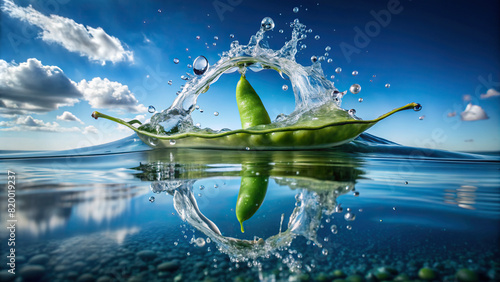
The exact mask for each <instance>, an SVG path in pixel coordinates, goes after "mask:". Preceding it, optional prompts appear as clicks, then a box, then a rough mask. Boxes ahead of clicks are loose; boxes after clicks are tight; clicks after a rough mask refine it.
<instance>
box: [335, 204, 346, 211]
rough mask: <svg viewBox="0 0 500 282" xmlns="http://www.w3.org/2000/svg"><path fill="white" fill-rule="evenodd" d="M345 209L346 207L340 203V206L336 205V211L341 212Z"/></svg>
mask: <svg viewBox="0 0 500 282" xmlns="http://www.w3.org/2000/svg"><path fill="white" fill-rule="evenodd" d="M343 210H344V209H343V208H342V206H341V205H338V206H336V207H335V212H336V213H341V212H342V211H343Z"/></svg>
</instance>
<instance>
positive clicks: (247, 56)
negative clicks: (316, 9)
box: [142, 17, 345, 134]
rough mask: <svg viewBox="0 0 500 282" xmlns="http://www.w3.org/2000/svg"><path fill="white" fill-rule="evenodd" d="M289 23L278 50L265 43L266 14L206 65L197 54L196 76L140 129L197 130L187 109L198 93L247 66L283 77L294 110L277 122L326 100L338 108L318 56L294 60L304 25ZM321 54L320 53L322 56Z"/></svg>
mask: <svg viewBox="0 0 500 282" xmlns="http://www.w3.org/2000/svg"><path fill="white" fill-rule="evenodd" d="M290 26H291V27H292V28H293V29H292V35H291V39H290V40H289V41H287V42H285V44H284V45H283V47H282V48H281V49H279V50H273V49H271V48H270V47H269V45H268V43H267V41H266V39H265V38H266V36H265V33H266V32H268V31H271V30H272V29H273V28H274V21H273V20H272V19H271V18H269V17H266V18H264V19H263V20H262V23H261V28H260V30H259V31H258V32H257V33H256V34H255V35H253V36H251V38H250V41H249V43H248V44H247V45H243V44H240V43H239V42H238V41H233V42H232V43H231V47H230V49H229V50H228V51H225V52H223V53H222V56H221V58H220V60H219V61H218V62H217V63H215V64H213V65H211V66H210V68H208V61H206V58H205V57H203V56H201V57H198V58H197V59H196V60H195V62H194V63H193V71H194V73H195V74H196V75H197V76H193V75H190V76H185V77H186V78H188V79H187V80H186V84H185V85H184V86H183V87H182V90H181V92H180V93H179V95H178V96H177V98H176V99H175V101H174V102H173V104H172V105H171V106H170V107H169V108H167V109H165V110H163V111H161V112H158V113H156V114H155V115H153V116H152V117H151V122H150V123H149V124H145V125H143V126H142V129H144V130H147V131H150V132H153V133H156V134H172V133H181V132H188V131H193V130H200V129H199V128H197V127H196V126H193V121H192V119H191V115H190V114H191V112H193V111H194V110H195V107H196V102H197V99H198V96H199V95H200V94H203V93H205V92H207V91H208V90H209V88H210V85H211V84H213V83H215V82H216V81H217V80H218V79H219V78H220V76H221V75H222V74H224V73H232V72H235V71H237V70H238V71H240V72H242V73H244V72H245V71H246V70H247V69H249V70H252V71H254V72H258V71H261V70H264V69H272V70H275V71H277V72H278V73H279V74H280V75H281V76H282V77H283V78H284V79H285V78H287V79H288V80H289V82H290V84H291V88H292V89H293V93H294V96H295V110H294V111H293V112H292V113H291V114H290V115H289V116H285V118H284V119H283V118H281V119H280V120H279V121H280V122H281V123H280V125H286V124H291V123H293V122H294V121H296V120H297V119H298V118H299V117H300V116H301V114H302V113H304V112H306V111H309V110H311V109H314V108H317V107H319V106H321V105H324V104H326V103H331V104H333V105H334V108H335V109H340V104H341V98H342V96H343V95H344V94H345V92H340V91H338V90H337V89H336V88H335V87H334V84H333V82H332V81H330V80H328V79H326V78H325V76H324V74H323V70H322V68H321V63H320V60H315V61H314V62H313V64H312V65H311V66H302V65H300V64H298V63H297V62H296V61H295V55H296V54H297V51H298V45H299V42H300V41H301V40H303V39H305V38H306V37H307V36H306V32H307V31H306V26H305V25H304V24H302V23H300V22H299V20H298V19H296V20H294V21H293V22H292V23H291V24H290ZM323 58H324V57H323Z"/></svg>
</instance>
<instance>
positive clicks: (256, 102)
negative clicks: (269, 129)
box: [236, 75, 271, 129]
mask: <svg viewBox="0 0 500 282" xmlns="http://www.w3.org/2000/svg"><path fill="white" fill-rule="evenodd" d="M236 103H237V104H238V111H239V112H240V119H241V127H242V128H243V129H247V128H249V127H253V126H256V125H262V124H270V123H271V119H270V118H269V114H268V113H267V111H266V108H265V107H264V104H262V100H261V99H260V97H259V95H257V92H255V90H254V89H253V87H252V85H250V82H248V80H247V79H246V78H245V75H241V78H240V81H238V85H236Z"/></svg>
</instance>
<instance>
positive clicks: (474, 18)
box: [0, 0, 500, 151]
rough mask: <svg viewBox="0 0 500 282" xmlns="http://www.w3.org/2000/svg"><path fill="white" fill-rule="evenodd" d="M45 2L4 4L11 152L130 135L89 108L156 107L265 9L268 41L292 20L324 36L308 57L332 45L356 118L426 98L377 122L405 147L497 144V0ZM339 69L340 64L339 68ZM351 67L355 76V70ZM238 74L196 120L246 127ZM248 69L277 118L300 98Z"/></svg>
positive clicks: (244, 37) (6, 144)
mask: <svg viewBox="0 0 500 282" xmlns="http://www.w3.org/2000/svg"><path fill="white" fill-rule="evenodd" d="M49 2H50V3H49ZM49 2H47V1H39V0H37V1H19V0H3V1H2V2H1V3H2V4H1V5H2V9H1V12H0V23H1V27H0V28H1V31H2V32H1V33H0V132H1V133H0V144H1V146H0V149H3V150H26V149H29V150H46V149H48V150H58V149H69V148H75V147H82V146H92V145H97V144H101V143H106V142H110V141H113V140H117V139H120V138H123V137H126V136H128V135H130V134H132V132H131V131H129V130H127V129H124V128H120V127H118V126H117V125H116V124H112V123H111V122H109V121H106V120H98V121H96V120H94V119H92V118H91V117H90V114H91V112H92V111H94V110H99V111H101V112H105V113H109V114H111V115H114V116H119V117H122V118H136V117H137V118H139V119H142V120H146V119H148V118H149V117H150V116H151V114H150V113H148V112H147V107H148V106H149V105H153V106H154V107H155V108H156V109H157V110H163V109H165V108H167V107H168V106H170V105H171V104H172V102H173V100H174V99H175V97H176V92H177V91H178V90H179V89H180V86H181V85H182V84H183V81H182V80H181V79H180V76H181V75H183V74H185V73H186V72H189V73H190V72H192V69H189V68H188V67H187V65H188V64H192V61H193V60H194V59H195V58H196V57H197V56H199V55H203V56H205V57H207V58H208V60H209V62H210V63H212V64H213V63H215V62H216V61H217V60H218V59H219V58H220V54H221V53H222V52H223V51H226V50H228V49H229V44H230V43H231V41H232V40H239V41H240V42H241V43H247V42H248V40H249V38H250V36H251V35H253V34H255V32H256V31H257V30H258V29H259V26H260V21H261V20H262V18H264V17H266V16H269V17H271V18H273V19H274V21H275V24H276V27H275V28H274V31H272V32H270V33H269V34H270V35H271V38H269V43H270V46H271V47H272V48H274V49H279V48H281V46H282V45H283V44H284V42H285V40H286V38H287V37H288V38H289V36H290V32H291V29H290V27H289V23H290V22H291V21H293V20H294V19H295V18H299V19H300V21H301V22H302V23H304V24H306V25H307V27H308V28H310V29H312V30H313V32H312V35H319V36H320V39H318V40H315V39H314V38H313V37H314V36H309V37H308V38H307V39H306V40H305V41H304V43H305V44H306V45H307V48H306V49H304V50H302V51H300V52H299V53H298V54H297V58H296V59H297V61H298V62H299V63H301V64H303V65H310V64H311V62H310V57H311V56H312V55H317V56H320V55H323V54H324V53H325V47H326V46H330V47H331V51H329V52H328V53H329V58H332V59H333V62H332V63H327V62H324V63H323V64H322V67H323V70H324V72H325V74H326V75H327V76H328V77H329V76H330V75H332V74H335V78H334V79H333V81H334V82H335V85H336V87H337V88H339V90H341V91H343V90H346V89H348V88H349V86H350V85H351V84H353V83H359V84H360V85H361V87H362V90H361V92H360V93H359V94H357V95H352V94H349V95H346V96H345V98H344V102H343V107H344V108H345V109H350V108H355V109H356V111H357V115H358V116H359V117H361V118H363V119H371V118H375V117H377V116H379V115H381V114H383V113H385V112H386V111H389V110H391V109H393V108H395V107H398V106H401V105H404V104H407V103H409V102H419V103H421V104H422V105H423V110H422V111H420V112H418V113H416V112H411V111H409V112H403V113H399V114H398V115H395V116H393V117H391V118H389V119H387V120H384V121H383V122H381V123H379V124H377V125H376V126H375V127H373V128H372V129H370V130H369V132H370V133H372V134H375V135H377V136H380V137H383V138H386V139H389V140H392V141H395V142H398V143H401V144H404V145H408V146H417V147H427V148H440V149H447V150H461V151H493V150H494V151H498V150H500V133H499V128H500V126H499V125H500V124H499V122H500V116H499V109H500V97H499V95H500V94H499V93H498V91H500V68H499V66H500V55H499V52H498V50H500V44H499V40H500V39H499V38H500V36H499V26H500V25H499V17H498V14H497V13H496V11H498V9H499V6H500V4H499V2H498V1H481V2H479V3H472V2H462V1H459V2H457V3H454V4H453V5H450V4H446V3H444V2H438V3H436V1H409V0H406V1H403V0H401V1H394V0H391V1H302V2H300V1H287V3H284V2H283V1H260V0H257V1H248V0H233V1H228V0H215V1H72V0H54V1H49ZM30 5H31V6H30ZM294 7H298V8H299V11H298V12H297V13H294V12H293V8H294ZM280 29H283V30H284V33H283V34H281V33H279V32H278V30H280ZM230 34H233V35H234V39H232V38H230ZM196 36H200V39H196ZM214 36H217V37H218V39H217V40H216V39H215V38H214ZM214 43H215V45H214ZM189 56H190V57H191V58H189ZM174 58H178V59H179V63H178V64H175V63H174V62H173V60H174ZM336 67H341V68H342V69H343V71H342V72H341V73H340V74H337V73H335V71H334V70H335V68H336ZM354 70H356V71H358V73H359V74H358V75H357V76H352V75H351V73H352V71H354ZM238 79H239V77H238V75H237V74H234V73H233V74H228V75H224V76H223V77H221V79H220V80H219V81H218V82H217V83H216V84H214V85H212V87H211V89H210V90H209V91H208V92H207V93H205V94H203V95H201V96H200V98H199V100H198V104H199V105H200V107H201V108H203V110H204V112H203V113H200V112H198V111H196V112H195V113H194V114H193V118H194V120H195V122H200V123H201V125H202V126H203V127H212V128H222V127H229V128H233V129H235V128H239V127H240V124H239V118H238V112H237V107H236V102H235V98H234V89H235V87H236V83H237V81H238ZM248 79H249V80H250V82H251V83H252V85H253V86H254V88H255V89H256V90H257V92H258V93H259V94H260V95H261V97H262V100H263V101H264V103H265V105H266V107H267V109H268V111H269V113H270V116H271V117H275V116H276V115H277V114H279V113H281V112H284V113H290V112H291V111H292V110H293V108H294V105H293V103H294V102H293V95H292V92H291V90H288V91H283V90H282V89H281V86H282V85H283V84H286V81H284V80H282V79H281V78H280V77H279V75H278V74H276V73H275V72H272V71H269V72H268V71H263V72H259V73H252V74H251V75H249V77H248ZM169 80H172V85H169V84H168V81H169ZM387 83H389V84H390V85H391V86H390V88H386V87H385V84H387ZM358 98H363V102H361V103H360V102H358ZM469 103H470V104H471V106H468V104H469ZM215 111H217V112H219V113H220V114H219V115H218V116H214V115H213V112H215ZM462 113H463V115H462ZM419 117H422V119H419Z"/></svg>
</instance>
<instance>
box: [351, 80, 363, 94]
mask: <svg viewBox="0 0 500 282" xmlns="http://www.w3.org/2000/svg"><path fill="white" fill-rule="evenodd" d="M349 91H351V93H352V94H358V93H359V91H361V85H359V84H357V83H355V84H353V85H351V87H349Z"/></svg>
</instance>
